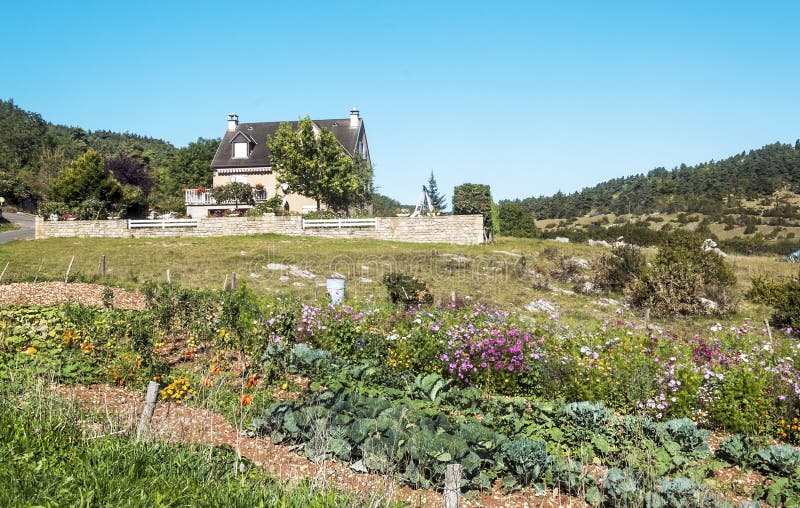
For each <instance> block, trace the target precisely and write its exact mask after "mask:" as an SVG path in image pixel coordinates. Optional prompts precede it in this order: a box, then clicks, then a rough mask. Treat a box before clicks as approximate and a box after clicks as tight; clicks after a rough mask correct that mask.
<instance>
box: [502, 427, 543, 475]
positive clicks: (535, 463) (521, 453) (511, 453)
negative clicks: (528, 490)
mask: <svg viewBox="0 0 800 508" xmlns="http://www.w3.org/2000/svg"><path fill="white" fill-rule="evenodd" d="M503 450H504V451H505V453H506V458H507V461H508V466H509V468H510V469H511V470H512V472H513V473H514V474H515V475H516V477H517V478H519V480H520V481H521V483H522V485H530V484H531V483H533V482H535V481H537V480H538V479H540V478H541V477H542V476H543V475H544V474H545V472H546V471H547V470H548V469H549V462H550V461H549V458H548V455H547V444H546V443H545V442H544V441H541V440H534V439H531V438H528V437H521V438H518V439H515V440H513V441H508V442H506V444H505V445H504V446H503Z"/></svg>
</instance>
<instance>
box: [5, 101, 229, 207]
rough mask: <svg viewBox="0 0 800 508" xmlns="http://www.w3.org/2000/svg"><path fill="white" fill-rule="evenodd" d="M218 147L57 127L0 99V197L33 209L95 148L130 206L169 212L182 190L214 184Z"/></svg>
mask: <svg viewBox="0 0 800 508" xmlns="http://www.w3.org/2000/svg"><path fill="white" fill-rule="evenodd" d="M218 144H219V140H216V139H203V138H198V140H197V141H196V142H193V143H190V144H189V145H188V146H186V147H183V148H176V147H175V146H173V145H172V144H171V143H168V142H166V141H163V140H160V139H154V138H150V137H146V136H140V135H137V134H131V133H127V132H126V133H117V132H111V131H106V130H97V131H87V130H84V129H82V128H80V127H69V126H65V125H57V124H53V123H50V122H47V121H46V120H44V119H43V118H42V116H41V115H39V114H38V113H34V112H30V111H26V110H24V109H22V108H20V107H19V106H17V105H16V104H14V101H13V100H8V101H5V100H1V99H0V196H4V197H5V198H6V200H7V202H8V203H11V204H15V205H17V206H20V207H23V208H28V209H35V207H36V206H37V205H38V204H39V203H40V202H42V201H46V200H48V199H49V198H51V194H53V193H54V192H55V191H57V189H54V188H53V185H52V184H53V182H54V181H55V180H56V178H57V176H58V175H59V174H60V173H62V172H63V171H65V170H66V169H68V168H69V167H70V164H71V163H72V162H73V161H75V160H76V159H78V158H80V157H82V156H84V155H85V154H86V153H87V151H88V150H94V151H95V152H97V153H98V154H99V155H100V156H101V157H102V159H103V165H104V168H105V171H106V173H113V175H114V177H115V178H116V179H117V180H118V182H119V183H120V184H121V186H122V189H123V193H124V195H125V199H126V200H127V201H128V205H129V206H130V207H131V208H133V209H136V208H139V209H142V208H145V207H148V206H153V207H156V208H160V209H170V208H173V207H177V206H182V205H183V198H182V196H181V195H180V194H181V189H182V188H183V187H187V186H198V185H210V184H211V171H210V163H211V158H212V157H213V156H214V152H215V151H216V149H217V146H218Z"/></svg>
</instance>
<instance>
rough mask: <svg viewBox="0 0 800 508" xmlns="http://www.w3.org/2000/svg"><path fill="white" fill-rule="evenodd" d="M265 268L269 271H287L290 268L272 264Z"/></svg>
mask: <svg viewBox="0 0 800 508" xmlns="http://www.w3.org/2000/svg"><path fill="white" fill-rule="evenodd" d="M264 268H266V269H267V270H286V269H287V268H289V267H288V266H287V265H282V264H280V263H270V264H268V265H267V266H265V267H264Z"/></svg>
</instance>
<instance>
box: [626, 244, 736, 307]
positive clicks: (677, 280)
mask: <svg viewBox="0 0 800 508" xmlns="http://www.w3.org/2000/svg"><path fill="white" fill-rule="evenodd" d="M702 242H703V238H702V237H701V236H698V235H695V234H693V233H689V232H685V231H676V232H675V233H673V234H672V235H671V236H670V237H669V238H668V239H667V240H666V242H665V243H664V245H662V246H661V247H660V248H659V250H658V255H657V256H656V258H655V260H654V261H653V266H652V267H650V268H649V269H647V270H645V272H644V273H643V274H642V277H641V278H640V279H639V280H638V282H637V283H636V284H635V285H634V286H633V287H632V288H631V290H630V292H629V296H630V299H631V303H632V304H633V305H635V306H637V307H649V308H651V309H652V311H653V313H654V314H655V315H657V316H666V315H694V314H712V313H713V314H726V313H729V312H732V311H733V310H734V308H733V307H734V305H733V303H732V302H731V301H730V299H729V298H728V297H727V296H726V292H727V290H728V289H729V288H730V287H731V286H733V285H734V284H735V282H736V276H735V275H734V273H733V269H731V267H730V266H728V264H727V263H726V262H725V260H724V259H723V258H722V256H720V255H718V254H717V253H716V252H714V251H711V250H708V251H706V250H703V248H702V247H701V245H702ZM711 297H716V298H717V299H718V301H716V302H715V305H716V307H710V306H709V304H708V303H707V302H704V301H703V299H708V300H710V299H711ZM723 297H724V298H723Z"/></svg>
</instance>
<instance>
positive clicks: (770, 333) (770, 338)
mask: <svg viewBox="0 0 800 508" xmlns="http://www.w3.org/2000/svg"><path fill="white" fill-rule="evenodd" d="M764 324H765V325H766V327H767V337H769V340H770V341H772V329H771V328H770V327H769V320H767V319H766V318H764Z"/></svg>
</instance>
